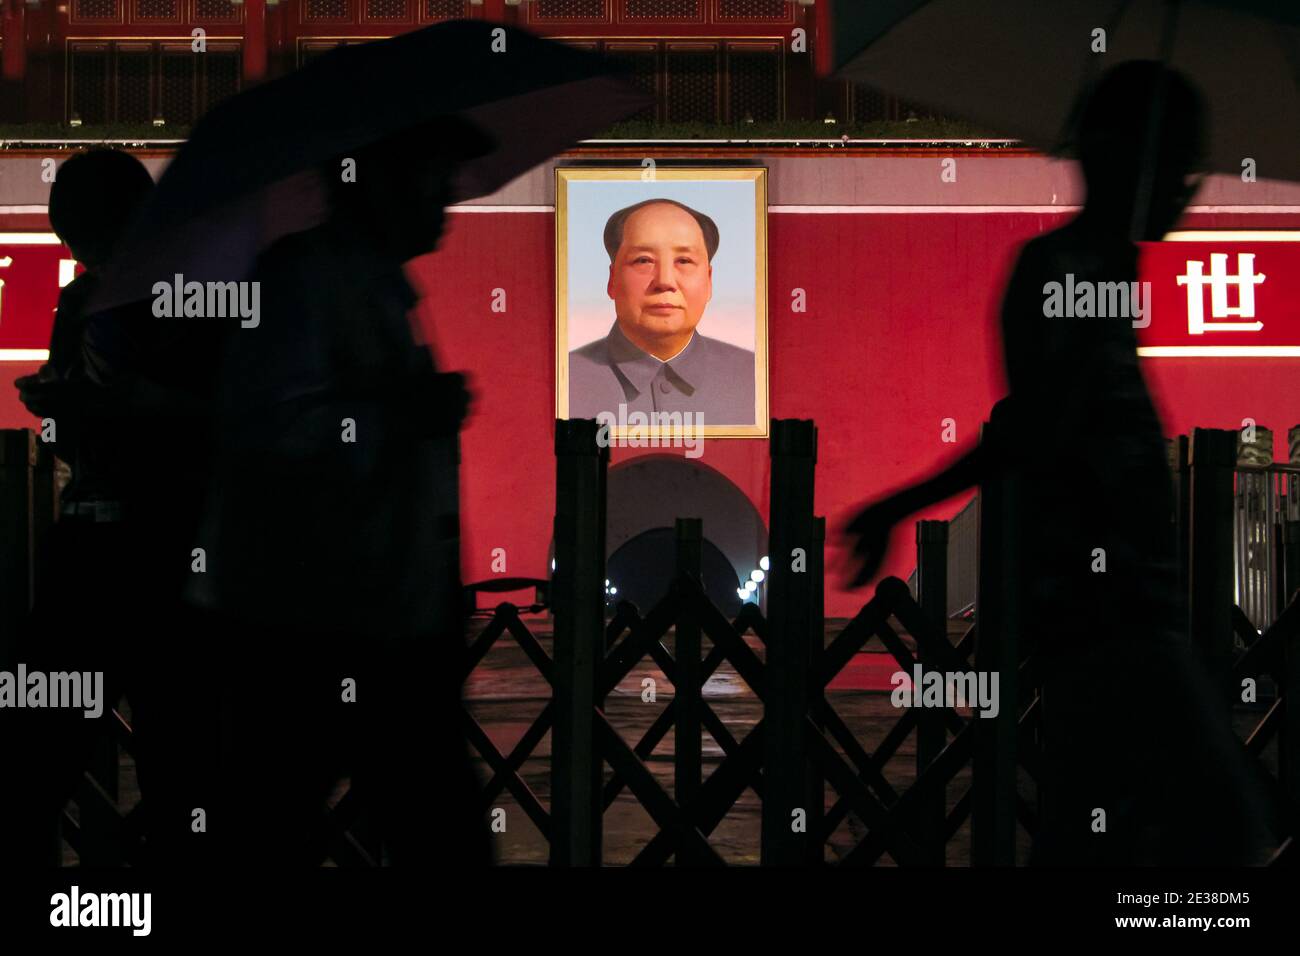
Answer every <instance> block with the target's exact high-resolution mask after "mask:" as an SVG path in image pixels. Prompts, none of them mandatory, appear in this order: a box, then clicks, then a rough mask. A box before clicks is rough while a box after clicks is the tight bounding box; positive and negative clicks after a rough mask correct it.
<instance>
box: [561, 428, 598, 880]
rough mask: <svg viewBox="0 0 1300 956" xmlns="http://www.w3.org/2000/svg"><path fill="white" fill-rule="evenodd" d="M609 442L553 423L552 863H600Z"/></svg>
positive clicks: (590, 430)
mask: <svg viewBox="0 0 1300 956" xmlns="http://www.w3.org/2000/svg"><path fill="white" fill-rule="evenodd" d="M608 462H609V447H608V445H605V446H603V447H602V446H601V445H599V444H598V442H597V426H596V423H595V422H594V421H591V420H589V419H578V420H572V421H557V422H556V423H555V574H554V588H555V594H554V608H555V666H554V668H553V671H552V673H553V675H554V678H553V679H554V693H553V701H554V704H555V726H554V729H553V730H552V732H551V823H552V828H553V829H552V833H551V865H552V866H599V865H600V863H601V811H602V802H601V770H600V768H601V761H600V756H599V754H598V753H597V751H596V743H595V736H594V734H595V722H594V716H595V710H596V707H597V704H598V701H597V700H596V674H597V669H598V666H599V664H600V660H601V658H602V657H603V656H604V647H605V645H604V630H605V473H606V467H607V465H608Z"/></svg>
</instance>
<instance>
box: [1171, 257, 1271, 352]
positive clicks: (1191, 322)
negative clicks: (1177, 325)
mask: <svg viewBox="0 0 1300 956" xmlns="http://www.w3.org/2000/svg"><path fill="white" fill-rule="evenodd" d="M1204 266H1205V263H1203V262H1201V261H1200V260H1198V259H1192V260H1189V261H1188V263H1187V274H1186V275H1181V276H1178V284H1179V285H1185V286H1187V331H1188V332H1189V333H1191V334H1192V335H1203V334H1204V333H1206V332H1258V331H1259V330H1260V329H1262V328H1263V327H1264V323H1263V322H1206V321H1205V308H1204V306H1205V302H1204V296H1203V295H1202V294H1201V288H1202V286H1207V285H1208V286H1209V287H1210V314H1211V315H1212V316H1213V317H1214V318H1216V319H1224V318H1227V317H1228V316H1233V315H1236V316H1240V317H1241V318H1243V319H1253V318H1254V317H1255V286H1257V285H1259V284H1260V283H1261V282H1263V281H1264V276H1263V274H1262V273H1261V274H1259V275H1256V274H1255V254H1254V253H1253V252H1239V253H1237V274H1236V275H1235V276H1232V275H1228V256H1227V253H1223V252H1215V253H1211V255H1210V274H1209V275H1208V276H1207V275H1205V274H1204V273H1203V272H1202V269H1203V267H1204ZM1230 285H1235V286H1236V287H1237V305H1236V307H1235V308H1234V307H1233V306H1230V305H1228V286H1230Z"/></svg>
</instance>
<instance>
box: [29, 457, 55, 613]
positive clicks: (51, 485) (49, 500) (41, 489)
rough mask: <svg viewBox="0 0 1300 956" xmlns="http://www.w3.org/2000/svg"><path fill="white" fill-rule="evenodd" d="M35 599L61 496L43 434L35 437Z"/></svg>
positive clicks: (33, 580)
mask: <svg viewBox="0 0 1300 956" xmlns="http://www.w3.org/2000/svg"><path fill="white" fill-rule="evenodd" d="M31 462H32V589H31V594H32V600H33V601H34V600H35V599H36V593H37V592H36V587H37V584H38V581H37V580H36V575H37V574H38V573H39V571H40V569H41V567H42V560H43V558H42V556H43V555H45V554H47V553H48V552H49V541H50V536H51V535H52V534H53V531H54V522H55V519H56V517H57V507H58V504H57V497H58V496H57V494H56V488H55V475H54V451H53V450H52V449H51V447H50V446H49V445H47V444H46V443H44V442H42V441H41V439H40V436H39V433H33V438H32V455H31Z"/></svg>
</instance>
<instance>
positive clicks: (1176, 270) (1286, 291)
mask: <svg viewBox="0 0 1300 956" xmlns="http://www.w3.org/2000/svg"><path fill="white" fill-rule="evenodd" d="M1141 279H1142V280H1143V281H1145V282H1149V283H1150V284H1151V285H1150V290H1151V292H1150V297H1151V302H1150V305H1151V322H1150V324H1149V325H1148V326H1147V327H1145V328H1140V329H1139V331H1138V343H1139V352H1140V353H1141V354H1143V355H1146V356H1149V357H1155V358H1159V357H1176V356H1188V357H1196V356H1202V357H1214V356H1220V357H1232V356H1252V355H1254V356H1298V357H1300V294H1297V293H1300V233H1294V232H1281V231H1277V232H1252V233H1244V232H1219V233H1214V232H1187V233H1172V234H1170V236H1169V237H1168V239H1167V240H1166V241H1165V242H1157V243H1144V244H1143V246H1142V258H1141Z"/></svg>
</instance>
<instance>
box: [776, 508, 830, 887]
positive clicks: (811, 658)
mask: <svg viewBox="0 0 1300 956" xmlns="http://www.w3.org/2000/svg"><path fill="white" fill-rule="evenodd" d="M812 542H813V543H812V548H811V550H809V552H808V557H809V559H810V560H809V562H808V573H809V574H811V575H812V591H813V593H812V633H811V635H810V638H809V641H808V673H809V675H814V674H820V673H821V668H822V655H823V652H824V651H825V650H826V519H825V518H823V517H814V518H813V527H812ZM770 560H771V559H770V558H769V564H768V567H769V568H770V567H771V563H770ZM809 686H810V688H811V690H810V693H813V694H821V693H822V692H823V688H822V687H821V685H820V684H813V683H812V682H811V680H810V682H809ZM813 723H814V724H815V726H816V727H817V729H818V730H820V731H822V732H823V733H824V732H825V730H826V727H825V723H824V721H820V720H814V721H813ZM807 789H808V795H809V796H808V803H809V807H808V835H809V839H808V853H807V862H808V865H809V866H823V865H825V863H826V852H825V850H824V849H823V847H824V846H825V840H824V839H823V835H822V831H823V829H824V828H825V826H826V781H825V780H824V779H823V777H822V772H821V769H820V768H818V766H817V765H816V764H815V763H813V762H812V761H811V760H809V761H808V783H807Z"/></svg>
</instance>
